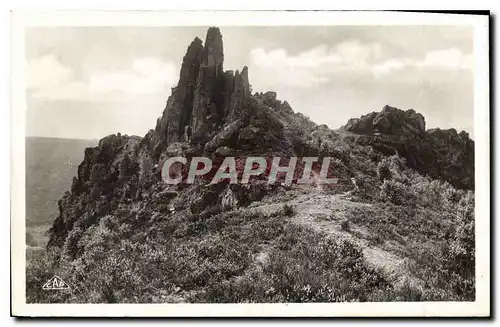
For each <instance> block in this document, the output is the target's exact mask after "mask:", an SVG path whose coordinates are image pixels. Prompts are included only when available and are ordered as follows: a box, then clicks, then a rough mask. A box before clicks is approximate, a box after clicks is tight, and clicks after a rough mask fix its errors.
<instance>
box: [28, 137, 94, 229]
mask: <svg viewBox="0 0 500 327" xmlns="http://www.w3.org/2000/svg"><path fill="white" fill-rule="evenodd" d="M96 144H97V141H96V140H79V139H62V138H47V137H27V138H26V224H27V225H28V226H33V225H41V224H47V223H52V222H53V220H54V218H55V217H57V215H58V214H59V210H58V207H57V201H58V200H59V199H60V198H61V197H62V195H63V194H64V192H65V191H68V190H69V189H70V187H71V181H72V179H73V177H74V176H76V174H77V169H78V165H79V164H80V163H81V162H82V160H83V157H84V151H85V148H87V147H92V146H95V145H96Z"/></svg>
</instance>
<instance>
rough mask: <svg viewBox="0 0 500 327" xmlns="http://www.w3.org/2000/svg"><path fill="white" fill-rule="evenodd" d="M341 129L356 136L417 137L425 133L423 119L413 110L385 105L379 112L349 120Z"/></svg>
mask: <svg viewBox="0 0 500 327" xmlns="http://www.w3.org/2000/svg"><path fill="white" fill-rule="evenodd" d="M343 129H344V130H346V131H349V132H353V133H358V134H373V133H383V134H393V135H397V134H417V135H418V134H421V133H423V132H424V131H425V119H424V116H422V115H421V114H419V113H417V112H415V110H413V109H409V110H406V111H403V110H400V109H398V108H395V107H391V106H387V105H386V106H384V108H382V111H381V112H372V113H369V114H367V115H364V116H361V118H353V119H350V120H349V121H348V122H347V124H346V125H345V126H343Z"/></svg>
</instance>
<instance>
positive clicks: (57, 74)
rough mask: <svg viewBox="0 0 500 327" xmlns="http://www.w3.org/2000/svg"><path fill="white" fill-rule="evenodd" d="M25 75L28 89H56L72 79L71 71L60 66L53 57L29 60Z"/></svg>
mask: <svg viewBox="0 0 500 327" xmlns="http://www.w3.org/2000/svg"><path fill="white" fill-rule="evenodd" d="M26 73H27V80H28V88H30V89H40V88H51V87H56V86H58V85H60V84H63V83H66V82H68V81H70V80H71V79H72V78H73V71H72V70H71V69H70V68H69V67H66V66H64V65H63V64H61V63H60V62H59V60H58V59H57V58H56V57H55V56H54V55H47V56H45V57H42V58H37V59H33V60H30V61H29V62H28V66H27V72H26Z"/></svg>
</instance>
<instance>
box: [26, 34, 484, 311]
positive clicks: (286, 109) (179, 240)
mask: <svg viewBox="0 0 500 327" xmlns="http://www.w3.org/2000/svg"><path fill="white" fill-rule="evenodd" d="M223 63H224V53H223V42H222V35H221V33H220V31H219V29H218V28H210V29H209V30H208V32H207V36H206V40H205V43H203V42H202V41H201V40H200V39H199V38H196V39H195V40H193V41H192V43H191V44H190V45H189V47H188V49H187V52H186V55H185V56H184V58H183V62H182V68H181V71H180V78H179V82H178V85H177V86H176V87H175V88H173V89H172V94H171V96H170V97H169V98H168V101H167V105H166V108H165V109H164V111H163V115H162V116H161V117H160V118H159V119H158V121H157V124H156V127H155V129H152V130H150V131H149V132H148V133H147V134H146V135H145V136H144V137H138V136H128V135H121V134H120V133H118V134H116V135H110V136H107V137H105V138H103V139H102V140H100V141H99V144H98V146H96V147H94V148H87V149H85V156H84V159H83V161H82V162H81V164H80V165H79V166H78V171H77V175H76V177H75V178H74V180H73V183H72V185H71V192H67V193H65V195H64V196H63V197H62V199H61V200H60V202H59V210H60V211H59V216H58V217H57V218H56V219H55V221H54V222H53V226H52V228H51V231H50V240H49V242H48V245H47V255H46V258H40V259H37V260H33V262H31V263H30V265H29V266H28V268H27V298H28V301H29V302H78V303H88V302H107V303H113V302H119V303H122V302H330V301H335V302H337V301H423V300H426V301H436V300H447V301H451V300H458V301H463V300H472V299H474V285H475V282H474V216H473V214H474V194H473V192H472V191H471V190H470V189H473V183H472V184H471V183H470V182H467V183H465V184H464V185H461V184H459V183H457V181H456V180H455V179H453V178H451V177H452V176H454V175H453V174H452V172H454V171H456V170H458V169H459V168H461V167H460V165H461V162H462V161H461V160H460V159H457V158H453V160H452V158H451V156H450V155H449V153H452V152H453V151H454V150H453V149H452V150H449V149H450V148H452V147H454V146H457V147H458V146H460V145H456V144H455V143H453V140H454V139H453V140H449V139H448V138H446V137H442V138H441V137H438V136H437V134H434V133H432V132H428V131H427V132H426V131H425V124H424V125H423V126H422V123H421V122H422V120H423V117H422V116H421V115H419V114H417V113H416V112H414V111H412V112H410V113H409V114H408V115H405V116H404V119H403V120H402V119H401V113H400V112H402V111H399V110H397V109H395V108H394V110H393V109H387V108H390V107H385V108H383V109H382V111H381V115H382V117H380V118H377V121H381V123H380V124H375V122H374V119H371V120H369V122H367V123H364V122H362V124H361V125H363V126H364V125H370V124H372V125H375V126H377V127H379V126H384V127H386V129H385V130H382V132H383V133H385V134H387V135H389V136H387V137H384V138H382V141H380V139H381V137H380V133H381V132H380V131H379V130H378V129H377V130H369V131H365V130H364V129H363V128H357V127H353V126H358V125H360V124H358V122H354V121H350V123H348V126H347V127H344V128H343V129H342V130H341V131H340V132H335V131H333V130H330V129H328V128H327V127H326V126H325V125H317V124H315V123H314V122H312V121H310V120H309V119H308V118H307V117H305V116H304V115H302V114H300V113H295V112H294V111H293V109H292V108H291V106H290V104H289V103H288V102H286V101H281V100H279V99H278V98H277V94H276V93H275V92H266V93H260V92H257V93H253V94H252V91H251V87H250V83H249V71H248V68H247V67H243V68H242V70H241V71H236V72H233V71H224V69H223ZM374 116H377V114H375V115H374ZM370 128H372V129H373V127H370ZM415 133H418V135H419V137H420V138H421V140H422V144H424V145H425V149H424V150H421V149H419V150H418V151H414V150H413V148H412V146H413V143H411V141H409V140H411V139H414V138H415V136H414V134H415ZM347 134H349V135H347ZM363 137H364V139H365V140H370V139H372V140H374V141H368V142H360V141H359V140H360V139H362V138H363ZM438 138H439V140H440V142H441V143H440V144H439V147H440V148H438V146H437V144H435V140H437V139H438ZM460 138H461V140H462V139H463V142H462V143H460V144H465V145H464V146H463V152H462V153H461V154H460V155H462V156H463V157H465V158H471V157H472V158H473V143H470V142H472V141H470V140H467V139H468V137H466V135H463V134H460ZM377 142H378V143H377ZM419 144H420V143H419ZM427 147H430V149H427ZM384 149H390V151H385V150H384ZM427 150H428V151H427ZM443 150H446V151H443ZM410 154H411V156H410ZM438 154H439V156H438ZM176 156H177V157H183V158H186V160H187V164H186V166H189V163H190V162H191V161H192V160H193V158H194V157H199V156H203V157H207V158H211V159H212V161H213V162H215V163H218V164H220V163H221V162H222V160H223V159H224V158H227V157H234V158H235V162H236V165H237V167H242V166H244V160H245V159H247V158H249V157H254V156H259V157H264V158H271V157H274V156H280V157H281V158H282V160H284V161H286V162H289V161H290V160H291V158H293V157H298V158H303V157H317V158H318V159H319V161H321V159H323V158H331V159H332V160H331V164H330V166H329V169H328V173H329V174H330V175H333V176H334V177H336V178H337V179H338V182H337V183H336V184H330V185H320V184H318V183H316V182H314V181H312V182H311V183H309V184H296V183H295V181H296V180H297V176H294V179H293V181H294V183H292V184H291V185H288V184H286V183H284V182H285V180H284V177H283V176H278V179H277V181H276V182H274V183H270V182H269V181H268V180H267V177H268V175H265V174H264V175H262V176H259V177H257V178H253V179H251V182H250V183H249V184H242V183H235V184H229V181H228V180H227V179H226V180H223V181H221V182H219V183H215V184H213V183H209V182H210V181H209V180H206V179H203V178H198V179H195V182H194V183H193V184H189V183H186V182H185V177H186V176H185V172H184V171H182V173H181V175H182V178H183V181H184V182H182V183H179V184H177V185H172V184H167V183H165V182H164V181H163V180H162V176H161V167H162V164H163V162H164V161H165V160H166V159H168V158H171V157H176ZM433 156H434V157H435V158H436V159H437V160H438V161H439V163H440V166H439V167H444V168H439V169H437V170H432V169H430V168H431V167H433V166H432V165H430V164H429V163H430V161H429V160H430V159H432V158H431V157H433ZM415 163H417V165H415ZM449 166H451V168H449ZM298 167H299V168H300V169H298V171H297V170H296V172H297V174H299V175H300V174H301V173H302V172H303V170H304V169H305V168H304V165H303V164H299V165H298ZM463 169H467V170H466V171H467V172H469V173H470V172H471V170H470V169H471V167H470V166H468V164H466V165H465V166H464V167H463ZM313 171H314V167H313ZM240 172H241V170H238V177H240V176H239V173H240ZM472 172H473V166H472ZM424 175H425V176H424ZM472 176H473V173H472ZM54 274H57V275H58V276H60V277H61V278H63V279H64V280H65V281H66V282H68V283H69V284H70V285H73V289H72V290H71V291H66V292H59V293H51V292H42V291H40V285H42V284H43V282H44V281H45V280H47V279H49V278H50V277H51V276H52V275H54Z"/></svg>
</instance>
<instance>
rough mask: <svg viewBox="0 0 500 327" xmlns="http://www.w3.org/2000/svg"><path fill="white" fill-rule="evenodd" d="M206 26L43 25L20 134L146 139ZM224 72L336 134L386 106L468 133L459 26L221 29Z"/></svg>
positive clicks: (466, 49) (469, 102)
mask: <svg viewBox="0 0 500 327" xmlns="http://www.w3.org/2000/svg"><path fill="white" fill-rule="evenodd" d="M206 30H207V27H44V28H31V29H28V31H27V36H26V57H27V61H28V62H27V70H26V77H27V83H28V85H27V92H26V96H27V98H26V99H27V116H26V128H27V135H28V136H45V137H63V138H80V139H100V138H102V137H104V136H107V135H109V134H113V133H118V132H120V133H122V134H129V135H132V134H133V135H139V136H143V135H144V134H146V133H147V131H148V130H149V129H152V128H154V127H155V125H156V120H157V118H158V117H160V116H161V114H162V112H163V109H164V108H165V104H166V100H167V98H168V96H169V95H170V92H171V88H172V87H174V86H175V85H176V84H177V81H178V76H179V71H180V67H181V63H182V57H183V56H184V54H185V51H186V49H187V46H188V45H189V44H190V43H191V41H192V40H193V39H194V37H196V36H198V37H200V38H201V39H202V40H204V39H205V34H206ZM221 32H222V35H223V43H224V69H226V70H227V69H232V70H236V69H241V68H242V67H243V66H244V65H246V66H248V68H249V80H250V84H251V85H252V89H253V91H254V92H266V91H276V92H277V93H278V98H279V99H280V100H287V101H288V102H289V103H290V105H291V107H292V108H293V109H294V111H295V112H301V113H303V114H305V115H307V116H309V117H310V118H311V119H312V120H313V121H315V122H316V123H318V124H327V125H328V126H329V127H330V128H334V129H335V128H338V127H340V126H341V125H344V124H345V123H346V122H347V120H349V119H350V118H353V117H359V116H361V115H363V114H366V113H369V112H372V111H380V110H381V109H382V107H383V106H384V105H386V104H388V105H391V106H395V107H398V108H400V109H405V110H406V109H415V110H416V111H417V112H420V113H422V114H423V115H424V117H425V119H426V124H427V128H435V127H440V128H451V127H453V128H456V129H457V130H458V131H461V130H465V131H466V132H468V133H469V134H470V135H471V137H473V135H474V131H473V125H474V72H473V65H472V64H473V60H472V56H473V29H472V27H467V26H325V27H321V26H314V27H313V26H311V27H308V26H300V27H292V26H288V27H264V26H263V27H255V26H254V27H221Z"/></svg>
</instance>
